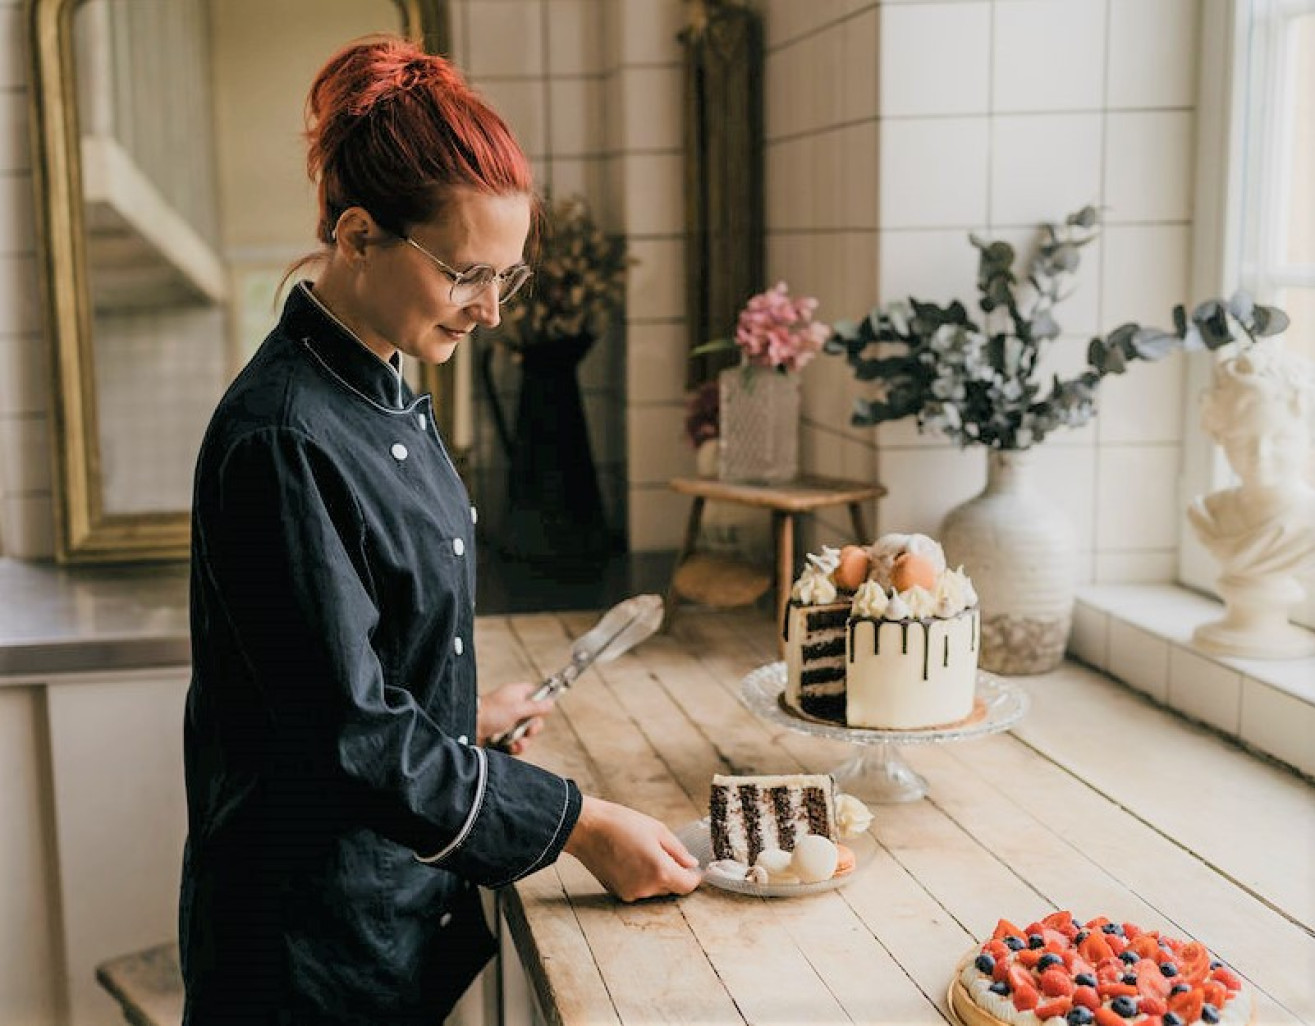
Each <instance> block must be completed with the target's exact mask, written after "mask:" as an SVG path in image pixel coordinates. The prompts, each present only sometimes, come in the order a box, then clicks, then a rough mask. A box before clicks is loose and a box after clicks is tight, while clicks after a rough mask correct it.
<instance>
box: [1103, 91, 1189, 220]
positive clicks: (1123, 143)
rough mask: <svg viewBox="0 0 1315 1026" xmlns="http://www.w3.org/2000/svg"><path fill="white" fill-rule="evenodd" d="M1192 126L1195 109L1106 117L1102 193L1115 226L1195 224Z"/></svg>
mask: <svg viewBox="0 0 1315 1026" xmlns="http://www.w3.org/2000/svg"><path fill="white" fill-rule="evenodd" d="M1192 122H1193V115H1192V112H1191V111H1182V112H1180V111H1132V112H1119V111H1113V112H1111V113H1110V114H1109V115H1108V117H1107V119H1106V146H1105V193H1104V195H1105V205H1106V208H1107V209H1106V211H1105V216H1106V217H1107V218H1109V220H1110V221H1111V222H1112V223H1127V222H1136V221H1189V220H1191V217H1192V193H1193V177H1194V167H1195V162H1194V160H1193V156H1194V154H1193V131H1192Z"/></svg>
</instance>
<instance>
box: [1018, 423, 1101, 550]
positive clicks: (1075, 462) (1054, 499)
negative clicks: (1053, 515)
mask: <svg viewBox="0 0 1315 1026" xmlns="http://www.w3.org/2000/svg"><path fill="white" fill-rule="evenodd" d="M1032 463H1033V467H1032V480H1033V481H1034V482H1035V485H1036V490H1037V491H1038V492H1039V493H1040V494H1041V495H1042V496H1044V497H1045V498H1046V499H1048V500H1049V501H1050V503H1051V504H1052V505H1053V506H1054V507H1056V508H1057V509H1058V510H1059V511H1060V512H1061V513H1062V514H1063V516H1064V519H1065V520H1066V521H1067V522H1068V526H1069V529H1070V530H1071V531H1072V532H1073V541H1074V544H1075V545H1076V546H1077V548H1078V549H1080V550H1082V551H1087V552H1089V551H1091V549H1092V548H1093V547H1094V545H1095V532H1096V527H1095V520H1094V517H1095V505H1096V501H1095V498H1096V450H1095V449H1094V448H1091V447H1089V446H1083V447H1081V448H1079V447H1076V446H1051V445H1040V446H1037V447H1036V448H1035V449H1033V450H1032Z"/></svg>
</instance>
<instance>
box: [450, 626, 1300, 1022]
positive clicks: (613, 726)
mask: <svg viewBox="0 0 1315 1026" xmlns="http://www.w3.org/2000/svg"><path fill="white" fill-rule="evenodd" d="M595 619H596V615H595V614H580V615H573V614H567V615H547V614H541V615H534V616H525V617H511V618H485V619H480V620H479V621H477V627H476V632H477V642H478V646H479V647H478V651H479V660H480V674H481V680H482V681H483V682H484V683H485V684H486V685H492V684H493V683H495V682H498V681H505V680H511V679H529V678H536V677H538V676H540V675H541V674H543V673H545V672H548V671H550V670H552V669H554V668H556V667H557V666H558V665H559V664H560V663H561V662H562V659H563V657H564V656H565V654H566V652H567V649H568V645H569V639H570V638H571V637H573V636H575V635H578V634H579V633H580V632H581V631H582V630H584V629H585V628H587V627H588V626H590V625H591V624H592V623H593V622H594V620H595ZM774 636H775V628H774V624H773V623H772V622H771V621H770V620H768V619H767V618H766V617H765V616H762V615H761V614H754V613H752V612H750V611H745V610H735V611H729V612H710V613H705V614H702V615H700V616H697V617H694V616H689V617H685V618H683V619H682V620H681V621H680V622H679V623H678V624H677V626H676V628H675V629H674V631H673V633H672V634H670V635H665V636H664V635H659V636H657V637H655V638H653V639H652V640H650V641H648V642H645V643H644V644H643V645H641V646H640V647H639V648H638V649H637V650H635V651H634V652H633V653H631V654H629V655H627V656H624V657H622V658H621V659H619V660H617V661H616V662H614V663H610V664H608V665H606V666H601V667H598V668H597V669H596V670H594V671H591V672H589V673H586V674H585V675H584V676H583V677H582V678H581V679H580V681H579V682H578V683H577V684H576V685H575V687H574V688H573V689H572V690H571V691H570V692H569V693H568V694H567V695H565V696H564V697H563V698H562V700H561V704H560V708H559V710H558V714H557V715H556V716H555V717H554V721H553V722H552V725H551V728H550V729H549V730H547V731H545V732H544V734H543V735H541V737H540V739H539V740H538V741H537V742H536V746H535V747H534V748H533V749H532V751H531V755H532V757H533V758H534V759H535V760H536V761H539V762H540V763H542V764H543V765H545V766H548V767H551V768H552V769H554V770H557V771H559V772H562V773H564V774H567V775H569V776H571V777H573V778H575V779H576V780H577V781H578V782H579V783H580V785H581V787H582V788H584V790H585V791H586V792H589V793H593V794H599V795H602V796H604V797H607V798H612V799H615V800H618V801H624V802H626V803H628V804H630V805H633V806H635V807H637V808H640V809H642V810H644V811H646V812H648V813H650V814H652V815H654V816H657V817H658V818H660V819H662V820H663V821H664V822H666V823H667V824H669V825H670V826H672V827H673V828H679V827H681V826H684V825H685V824H687V823H689V822H691V821H692V820H695V819H697V818H699V817H701V816H703V815H704V814H705V813H706V804H707V792H708V785H709V783H710V780H711V777H712V775H713V774H714V773H718V772H735V773H750V772H775V771H794V770H800V769H803V770H808V771H826V770H829V769H832V768H834V767H835V766H836V765H838V764H839V763H840V762H842V761H843V760H844V758H845V757H846V756H847V755H848V754H849V749H848V747H847V746H846V745H844V744H840V743H836V742H830V741H822V740H819V739H815V738H811V737H806V736H804V735H800V734H795V733H793V732H789V731H782V730H779V729H777V728H773V727H771V726H770V725H767V724H765V723H763V722H762V721H760V720H758V719H757V718H756V717H755V716H754V715H753V714H752V713H750V712H749V711H748V710H747V709H746V708H745V707H744V706H743V705H742V704H741V703H740V701H739V699H738V694H739V686H740V679H741V677H742V676H743V675H744V674H745V673H746V672H747V671H748V670H750V669H752V668H754V667H756V666H758V665H760V664H762V663H764V662H767V661H770V660H772V659H773V658H774V657H775V651H776V650H775V645H774ZM1023 681H1024V683H1025V686H1026V688H1027V690H1028V692H1029V693H1030V695H1031V697H1032V709H1031V711H1030V712H1029V714H1028V715H1027V717H1026V718H1025V719H1024V720H1023V721H1022V722H1021V723H1020V724H1019V725H1018V726H1017V727H1016V728H1015V729H1014V730H1013V731H1011V732H1009V733H1006V734H1000V735H996V736H994V737H990V738H985V739H982V740H978V741H972V742H964V743H958V744H943V745H917V746H911V747H910V748H909V749H907V750H906V758H907V759H908V761H909V762H910V763H911V764H912V765H913V767H914V768H915V769H916V770H917V771H918V772H919V773H921V774H923V775H924V776H925V777H926V778H927V779H928V781H929V783H930V788H931V791H930V796H929V797H928V798H926V799H924V800H922V801H918V802H914V803H911V804H905V805H892V806H878V807H877V808H876V810H875V811H876V814H877V815H876V819H875V821H874V823H873V826H872V834H873V836H874V837H875V839H876V841H877V844H878V848H877V854H876V856H875V858H874V860H873V861H872V862H871V863H870V864H869V865H867V866H866V867H864V868H863V869H862V870H861V871H860V872H859V873H858V874H857V875H856V876H855V877H854V878H853V879H852V880H851V881H850V883H849V884H847V885H846V886H845V887H843V888H841V889H839V890H836V891H832V892H829V893H825V894H820V895H815V896H813V897H808V898H799V899H758V898H749V897H742V896H738V895H733V894H728V893H726V892H723V891H719V890H716V889H713V888H700V889H699V890H697V891H696V892H694V893H693V894H691V895H689V896H687V897H684V898H681V899H679V900H674V899H666V900H658V901H653V902H648V903H641V904H638V905H621V904H619V903H617V902H615V901H614V900H612V899H611V898H610V897H608V896H607V895H606V894H605V893H604V892H603V890H602V888H601V887H600V886H599V885H598V884H597V883H596V882H595V881H594V879H593V878H592V877H591V876H590V875H589V874H588V873H587V872H586V871H585V870H584V869H583V867H582V866H581V865H580V864H579V863H578V862H577V861H575V860H574V859H573V858H571V857H569V856H564V857H563V858H562V859H560V860H559V861H558V863H557V864H556V865H555V866H553V867H550V868H548V869H545V870H543V871H541V872H539V873H537V874H535V875H534V876H532V877H530V878H528V879H527V880H525V881H522V882H521V883H520V884H517V885H516V886H514V887H512V888H509V889H507V890H505V891H503V892H502V909H503V913H504V915H505V917H506V920H507V924H508V930H509V932H510V935H511V938H512V940H514V942H515V945H516V949H517V950H518V951H519V953H520V957H521V959H522V961H523V962H524V964H525V966H526V969H527V971H528V973H529V977H530V981H531V984H532V988H533V991H534V993H535V994H536V995H537V1000H538V1003H539V1005H540V1007H541V1012H542V1015H543V1017H544V1018H545V1019H546V1021H547V1022H549V1023H568V1024H581V1026H583V1024H588V1026H596V1024H602V1023H624V1024H641V1023H642V1024H645V1026H650V1024H654V1023H668V1022H672V1023H674V1022H681V1023H695V1022H697V1023H740V1022H786V1021H788V1022H808V1023H850V1022H856V1023H891V1024H895V1023H898V1024H901V1026H904V1024H919V1023H928V1024H938V1026H939V1024H942V1023H944V1022H945V1021H946V1020H947V1018H948V1016H949V1013H948V1011H947V1009H946V1001H945V994H946V988H947V986H948V984H949V982H950V977H951V974H952V971H953V969H954V966H955V964H956V962H957V961H958V960H959V958H960V956H961V955H962V954H963V953H964V952H965V951H966V950H967V949H968V948H969V947H970V945H972V944H973V943H974V941H975V940H976V939H977V938H980V937H982V936H983V935H986V934H989V933H990V931H991V930H992V928H993V927H994V926H995V922H996V920H997V919H998V918H1000V917H1002V916H1003V917H1006V918H1009V919H1012V920H1013V921H1015V922H1020V923H1023V922H1027V921H1028V920H1031V919H1034V918H1038V917H1040V916H1041V915H1043V914H1044V913H1047V912H1049V911H1052V910H1053V909H1055V908H1066V909H1070V910H1072V911H1073V912H1075V913H1076V914H1077V915H1079V916H1081V917H1083V918H1089V917H1092V916H1095V915H1109V916H1112V917H1114V918H1115V919H1126V920H1132V921H1136V922H1138V923H1141V924H1143V925H1145V926H1147V927H1153V928H1159V929H1164V930H1170V931H1173V932H1174V933H1177V934H1180V935H1184V934H1185V935H1190V936H1193V937H1197V938H1199V939H1200V940H1201V941H1203V942H1204V943H1205V944H1207V945H1208V946H1209V947H1210V948H1211V949H1212V950H1214V951H1215V952H1216V953H1217V954H1218V955H1219V956H1220V957H1221V958H1223V959H1225V960H1226V961H1227V962H1229V963H1231V964H1232V965H1233V966H1234V967H1235V968H1236V969H1237V970H1238V971H1239V972H1240V973H1241V974H1242V975H1243V976H1244V977H1245V978H1246V979H1247V980H1249V981H1250V982H1251V984H1252V985H1254V986H1255V987H1256V988H1257V1015H1256V1022H1257V1023H1261V1024H1271V1023H1293V1022H1303V1021H1304V1022H1315V861H1313V859H1315V787H1312V786H1311V784H1310V783H1309V782H1307V781H1305V780H1302V779H1301V778H1299V777H1297V776H1295V775H1293V774H1291V773H1289V772H1288V771H1286V770H1284V769H1282V768H1278V767H1275V766H1272V765H1269V764H1267V763H1265V762H1262V761H1260V760H1259V759H1257V758H1255V757H1253V756H1251V755H1249V754H1248V753H1246V752H1244V751H1242V750H1240V749H1238V748H1235V747H1233V746H1232V745H1230V744H1229V743H1227V742H1225V741H1223V740H1222V739H1220V738H1219V737H1217V736H1216V735H1214V734H1212V733H1210V732H1208V731H1206V730H1203V729H1200V728H1197V727H1195V726H1193V725H1191V724H1188V723H1187V722H1185V721H1183V720H1180V719H1178V718H1177V717H1175V716H1174V715H1172V714H1170V713H1167V712H1165V711H1163V710H1161V709H1159V708H1157V707H1155V706H1153V705H1151V704H1150V703H1149V702H1148V701H1147V700H1145V699H1144V698H1142V697H1141V696H1139V695H1137V694H1135V693H1134V692H1132V691H1130V690H1128V689H1126V688H1124V687H1122V686H1120V685H1117V684H1115V683H1113V682H1111V681H1109V680H1107V679H1106V678H1104V677H1102V676H1100V675H1099V674H1096V673H1093V672H1091V671H1088V670H1086V669H1083V668H1080V667H1077V666H1074V665H1068V666H1065V667H1063V668H1062V669H1060V670H1059V671H1057V672H1054V673H1051V674H1047V675H1044V676H1039V677H1030V678H1023ZM509 1021H510V1019H509Z"/></svg>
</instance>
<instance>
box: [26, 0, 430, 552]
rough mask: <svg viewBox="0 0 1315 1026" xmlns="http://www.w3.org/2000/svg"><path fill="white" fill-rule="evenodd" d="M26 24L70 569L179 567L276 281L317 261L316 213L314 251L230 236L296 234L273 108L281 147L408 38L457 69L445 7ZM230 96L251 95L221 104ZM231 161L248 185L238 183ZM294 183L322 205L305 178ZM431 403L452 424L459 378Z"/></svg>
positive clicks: (48, 9)
mask: <svg viewBox="0 0 1315 1026" xmlns="http://www.w3.org/2000/svg"><path fill="white" fill-rule="evenodd" d="M24 13H25V25H26V28H27V34H28V43H29V54H30V60H31V90H30V94H29V95H30V119H31V136H32V179H33V186H34V190H35V210H36V225H37V262H38V277H39V279H40V283H41V292H42V296H41V299H42V310H43V314H44V320H45V331H46V336H47V341H48V344H49V346H50V353H51V379H52V393H51V394H52V401H51V425H52V439H51V445H52V451H53V459H54V468H53V475H52V476H53V480H54V492H55V496H54V498H55V502H54V506H55V549H56V552H55V555H56V558H57V559H58V560H59V561H61V562H67V563H73V562H119V561H138V560H169V559H186V558H187V556H188V551H189V541H190V500H191V473H192V463H193V462H194V459H195V455H196V447H197V446H198V445H199V442H200V436H201V432H202V431H203V430H204V426H205V422H206V420H208V417H209V412H210V409H211V408H213V405H214V403H215V402H216V401H217V400H218V398H219V395H220V394H221V393H222V391H223V388H225V387H227V384H228V381H229V380H231V378H232V375H233V374H234V373H236V370H237V368H238V367H239V366H240V365H241V363H242V362H244V360H245V357H246V355H249V353H248V352H247V351H246V350H247V349H248V348H249V347H251V346H252V345H253V344H254V343H253V342H252V341H251V340H252V339H253V338H255V336H256V335H257V333H258V334H259V335H260V336H263V333H264V331H267V330H268V327H269V326H271V325H272V321H273V317H274V315H275V311H276V307H275V303H276V299H277V295H276V292H277V289H276V288H275V287H273V286H271V284H270V283H271V281H272V282H275V283H276V282H277V280H278V277H279V275H280V273H281V272H279V270H278V269H279V267H280V266H282V267H286V266H287V265H288V264H290V263H291V262H292V260H293V259H295V258H296V257H297V256H299V255H303V254H305V253H308V252H310V251H312V250H313V249H314V237H313V230H312V229H313V208H312V207H308V208H307V211H306V213H307V215H308V216H307V217H306V218H305V219H304V220H305V227H304V229H302V230H301V231H302V234H301V236H300V238H302V239H304V241H303V242H299V243H297V244H295V245H297V246H299V251H297V250H296V249H292V250H289V249H287V248H280V247H279V246H270V245H268V244H266V243H262V242H261V241H260V240H259V239H258V238H256V237H255V236H253V235H251V234H250V233H248V234H247V235H245V236H244V235H243V233H242V230H241V229H240V228H230V227H229V226H227V225H226V224H224V223H223V222H221V214H223V213H225V212H226V210H227V211H238V212H240V213H241V214H243V215H244V217H245V220H246V222H247V224H248V226H249V225H250V224H256V225H261V224H268V223H269V222H270V220H271V218H273V219H277V218H278V217H281V216H286V211H285V210H284V209H283V208H285V207H287V206H288V204H286V203H282V204H278V203H277V201H276V200H275V199H274V198H273V197H272V196H271V195H270V193H271V191H272V189H273V186H272V184H271V185H266V184H265V183H262V182H261V179H260V177H259V172H260V171H261V170H262V169H263V168H264V165H265V164H266V163H277V162H276V161H273V160H272V158H271V159H270V160H268V161H267V160H266V159H265V157H266V155H267V154H273V153H274V151H279V152H280V153H282V154H284V155H285V160H284V163H283V164H280V165H278V171H277V173H278V174H279V175H286V174H287V173H288V172H287V159H292V158H286V154H289V153H295V154H297V156H296V157H295V161H296V163H297V164H298V165H299V166H298V167H297V170H300V168H304V164H301V163H300V161H301V159H302V158H301V157H300V146H301V144H300V135H299V132H298V131H296V130H295V129H289V128H280V129H275V130H274V131H275V136H276V137H275V138H273V139H268V138H267V139H264V140H261V139H259V138H253V137H252V135H253V132H257V131H258V130H259V129H260V128H261V127H262V126H267V125H268V124H270V123H271V122H270V119H269V118H268V117H266V116H265V115H266V114H267V113H268V110H269V108H270V105H271V104H274V105H277V104H283V108H286V107H287V104H288V103H291V105H292V113H291V114H287V113H286V109H285V115H286V116H285V117H284V120H283V122H282V125H284V126H286V125H287V124H288V118H290V117H295V126H296V128H297V129H299V127H300V124H301V110H302V106H301V105H302V103H303V101H304V98H305V91H306V89H307V88H308V86H309V84H310V80H311V76H312V75H313V74H314V70H315V69H316V68H318V67H319V66H320V64H322V63H323V61H324V60H325V59H327V58H328V56H329V55H330V54H331V53H332V52H333V50H334V49H335V48H336V47H337V46H339V45H342V44H344V43H346V42H348V41H349V40H350V39H352V38H357V37H359V36H362V35H366V34H369V33H371V32H378V31H400V32H402V33H403V34H405V35H407V36H409V37H411V38H413V39H417V40H420V41H422V42H423V43H424V44H425V45H426V47H427V48H428V49H430V50H431V51H436V52H448V51H449V50H450V46H449V42H450V29H449V22H448V10H447V0H26V5H25V12H24ZM238 37H241V38H238ZM225 40H227V42H226V43H225ZM243 40H245V41H243ZM222 45H227V46H228V47H229V50H227V51H225V52H224V53H225V54H227V55H228V56H225V55H224V54H221V52H220V50H219V48H220V47H221V46H222ZM253 51H254V52H253ZM262 53H263V54H265V55H266V60H265V63H264V64H263V65H262V64H261V63H260V61H261V54H262ZM233 54H241V55H242V56H241V58H240V59H241V60H242V61H244V62H246V63H245V64H244V65H243V69H242V70H241V71H240V72H238V73H234V72H233V69H232V68H231V67H230V65H231V64H232V63H233V61H234V60H236V59H238V58H235V57H233V56H232V55H233ZM303 65H304V66H305V69H308V70H304V69H302V66H303ZM226 69H227V70H228V72H229V74H228V78H227V79H225V77H224V74H225V70H226ZM294 69H296V75H297V77H296V78H295V79H292V80H289V75H291V74H292V73H293V70H294ZM302 78H304V81H301V79H302ZM225 81H227V82H229V83H230V84H237V85H238V86H240V88H238V89H237V91H238V92H239V93H241V95H237V96H230V97H229V98H228V102H225V96H226V94H225V93H224V91H223V88H224V82H225ZM262 89H263V90H264V91H263V92H262ZM226 114H227V116H228V118H229V124H230V127H229V129H228V135H227V136H226V137H225V144H224V145H220V144H218V143H217V141H216V140H217V133H218V132H220V131H222V130H223V125H222V124H221V123H222V122H223V119H224V117H225V116H226ZM217 126H218V127H217ZM180 139H181V140H183V142H182V143H181V144H180ZM235 139H236V140H238V142H239V144H240V145H238V146H236V147H235V146H233V145H228V144H229V143H231V142H233V140H235ZM235 149H240V150H241V154H240V156H239V157H237V158H234V159H236V160H239V161H245V163H242V164H241V165H240V166H241V168H242V171H243V172H244V174H245V177H243V176H242V175H230V176H229V178H230V179H237V180H236V182H235V181H232V180H227V179H225V177H224V176H225V165H224V159H226V158H227V157H228V155H229V154H230V153H232V152H233V151H234V150H235ZM221 158H223V159H221ZM253 162H256V163H253ZM253 170H254V171H255V172H256V173H255V174H252V173H251V172H253ZM268 173H269V183H273V182H274V176H275V173H276V172H275V170H270V171H269V172H268ZM292 178H293V181H294V182H295V183H296V184H297V185H298V186H300V187H301V188H303V189H304V190H306V193H307V195H308V196H313V192H312V191H311V190H310V185H309V183H308V182H306V181H305V175H304V171H301V174H300V178H299V179H298V176H297V175H296V173H295V171H294V173H293V174H292ZM262 203H264V206H263V207H262V205H261V204H262ZM271 203H273V204H275V206H273V207H271ZM292 205H293V206H294V207H295V206H296V203H293V204H292ZM234 254H237V256H236V257H235V256H234ZM253 268H254V270H253ZM260 310H264V311H265V314H267V315H268V317H267V320H268V323H263V322H262V321H261V315H260ZM256 341H258V339H256ZM421 384H422V387H424V388H427V389H429V390H431V391H433V392H434V393H435V400H436V402H435V407H436V413H439V412H440V411H442V413H440V418H442V414H444V413H445V414H446V415H447V417H448V418H449V419H450V417H451V410H452V405H453V404H452V402H451V399H452V393H453V386H452V375H451V373H450V372H447V371H444V372H441V373H440V372H438V371H437V370H431V371H429V372H428V373H427V374H426V376H425V379H424V380H423V381H422V383H421ZM440 427H446V428H448V429H449V431H450V428H451V425H450V424H443V423H441V422H440Z"/></svg>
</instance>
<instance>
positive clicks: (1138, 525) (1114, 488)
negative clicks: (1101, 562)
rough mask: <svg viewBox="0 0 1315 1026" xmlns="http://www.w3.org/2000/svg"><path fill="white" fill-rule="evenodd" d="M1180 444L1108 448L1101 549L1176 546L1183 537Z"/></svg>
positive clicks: (1100, 505) (1099, 506)
mask: <svg viewBox="0 0 1315 1026" xmlns="http://www.w3.org/2000/svg"><path fill="white" fill-rule="evenodd" d="M1180 463H1181V452H1180V450H1179V449H1178V447H1176V446H1122V445H1121V446H1108V445H1107V446H1102V447H1101V449H1100V456H1099V459H1098V462H1097V475H1098V476H1097V478H1096V547H1097V549H1098V550H1100V551H1113V550H1120V549H1123V550H1127V549H1136V550H1146V549H1172V548H1174V547H1175V546H1176V545H1177V541H1178V522H1179V519H1180V517H1181V511H1180V510H1179V508H1178V474H1179V471H1180Z"/></svg>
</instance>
